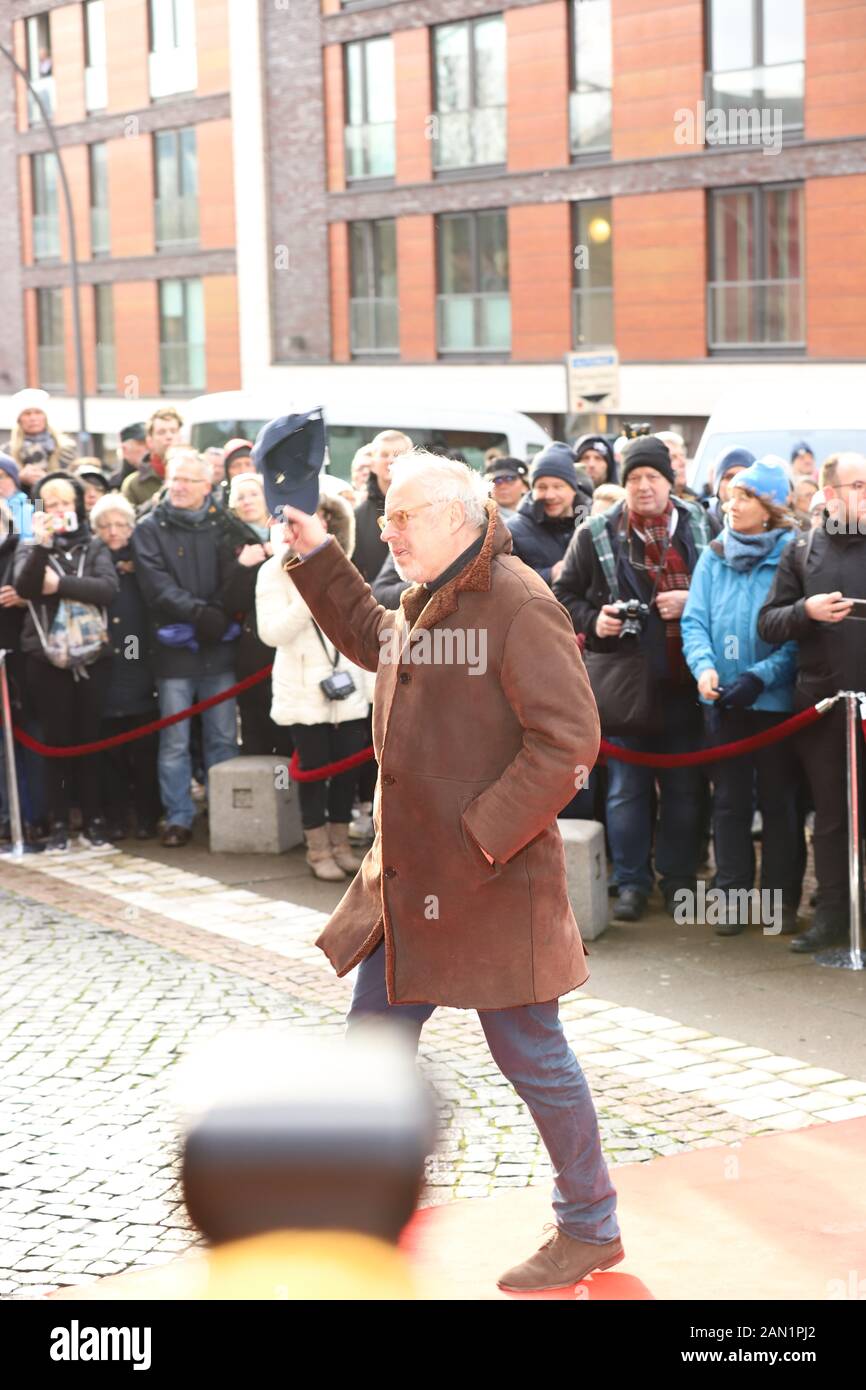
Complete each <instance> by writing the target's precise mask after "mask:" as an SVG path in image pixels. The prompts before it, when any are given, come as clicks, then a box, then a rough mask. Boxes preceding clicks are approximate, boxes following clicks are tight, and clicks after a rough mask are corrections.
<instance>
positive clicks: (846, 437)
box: [689, 429, 866, 490]
mask: <svg viewBox="0 0 866 1390" xmlns="http://www.w3.org/2000/svg"><path fill="white" fill-rule="evenodd" d="M801 442H805V443H807V444H809V445H810V446H811V449H812V452H813V453H814V455H815V462H816V463H817V465H818V467H819V468H820V467H821V464H822V463H823V462H824V460H825V458H827V456H828V454H838V453H843V452H846V451H848V450H852V449H853V450H855V451H856V452H857V453H860V454H863V453H866V429H851V430H845V429H841V430H839V429H837V430H809V429H802V430H797V429H793V430H788V429H778V430H750V429H743V430H732V431H730V432H729V433H726V434H713V435H710V437H709V438H708V439H707V440H706V441H705V442H704V443H703V446H702V448H701V457H700V461H699V463H698V465H697V468H696V471H695V475H694V476H693V477H692V479H691V481H690V484H689V485H690V486H691V487H693V488H694V487H696V488H698V489H699V490H700V489H702V488H703V487H704V486H705V485H706V484H707V483H708V482H709V481H710V480H711V477H712V470H713V467H714V466H715V462H716V459H717V458H718V457H719V454H721V453H722V452H723V451H724V450H725V449H733V448H743V449H750V450H751V452H752V453H753V454H754V455H755V458H762V457H763V456H764V454H778V455H779V456H780V457H781V458H783V459H784V460H785V463H788V461H789V460H790V457H791V453H792V451H793V449H794V448H795V446H796V445H797V444H800V443H801Z"/></svg>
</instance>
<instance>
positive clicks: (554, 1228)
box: [540, 1221, 559, 1250]
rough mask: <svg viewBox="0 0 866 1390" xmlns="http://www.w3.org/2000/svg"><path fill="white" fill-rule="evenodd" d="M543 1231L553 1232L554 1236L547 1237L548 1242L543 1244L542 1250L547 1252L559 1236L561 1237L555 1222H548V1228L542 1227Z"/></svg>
mask: <svg viewBox="0 0 866 1390" xmlns="http://www.w3.org/2000/svg"><path fill="white" fill-rule="evenodd" d="M541 1229H542V1231H552V1232H553V1234H552V1235H549V1236H548V1237H547V1240H545V1241H544V1242H543V1243H542V1245H541V1247H540V1248H541V1249H542V1250H546V1249H547V1248H548V1246H550V1245H552V1244H553V1242H554V1241H555V1240H556V1238H557V1236H558V1235H559V1227H558V1226H557V1225H556V1223H555V1222H553V1221H548V1223H547V1225H546V1226H542V1228H541Z"/></svg>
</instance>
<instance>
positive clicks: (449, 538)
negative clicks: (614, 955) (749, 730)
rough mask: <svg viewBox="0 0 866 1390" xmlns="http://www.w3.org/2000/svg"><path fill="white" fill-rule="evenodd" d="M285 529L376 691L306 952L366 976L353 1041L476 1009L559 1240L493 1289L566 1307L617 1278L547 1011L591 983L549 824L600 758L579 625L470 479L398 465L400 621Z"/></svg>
mask: <svg viewBox="0 0 866 1390" xmlns="http://www.w3.org/2000/svg"><path fill="white" fill-rule="evenodd" d="M286 517H287V523H286V540H287V542H288V543H289V546H290V547H291V549H290V552H289V554H288V556H287V558H286V560H285V561H284V564H285V566H286V569H287V571H288V573H290V574H291V577H292V579H293V580H294V583H295V584H296V586H297V587H298V589H299V590H300V592H301V594H302V595H303V597H304V599H305V601H306V603H307V605H308V606H309V608H310V609H311V611H312V613H313V615H314V616H315V619H316V621H317V622H318V623H319V625H320V627H322V628H323V629H324V631H325V632H326V633H327V635H328V637H329V638H330V639H331V640H332V641H333V642H334V644H335V645H336V646H337V647H338V648H339V650H340V651H342V652H343V653H344V654H345V655H346V656H347V657H348V658H349V659H350V660H351V661H353V662H355V663H356V664H357V665H358V666H361V667H363V668H365V669H367V670H369V671H375V672H376V687H375V698H374V705H373V742H374V746H375V751H376V757H377V759H378V762H379V771H380V776H379V784H378V788H377V794H376V802H375V806H374V824H375V831H376V838H375V840H374V843H373V846H372V848H371V850H370V851H369V853H368V854H367V856H366V858H365V860H364V862H363V865H362V867H361V869H360V870H359V872H358V874H357V876H356V877H355V879H354V881H353V882H352V884H351V886H350V888H349V889H348V890H347V892H346V893H345V894H344V896H343V898H342V900H341V902H340V903H339V905H338V907H337V909H336V911H335V912H334V914H333V915H332V917H331V919H330V921H329V922H328V925H327V926H326V928H325V930H324V932H323V933H322V935H321V936H320V938H319V940H318V943H317V944H318V945H319V946H320V948H321V949H322V950H323V951H324V952H325V954H326V955H327V956H328V959H329V960H330V961H331V964H332V965H333V966H334V968H335V970H336V972H337V974H338V975H345V974H347V973H348V972H349V971H350V970H352V969H353V968H354V967H355V966H358V965H360V969H359V971H358V976H357V980H356V983H355V988H354V993H353V997H352V1006H351V1010H350V1013H349V1027H350V1030H351V1029H353V1028H354V1027H355V1026H356V1025H357V1024H358V1023H359V1021H361V1020H363V1019H365V1018H367V1017H369V1016H370V1015H378V1014H383V1013H387V1014H388V1015H389V1016H392V1017H393V1018H395V1019H398V1020H400V1021H401V1022H402V1024H403V1026H404V1027H405V1028H406V1029H407V1030H409V1031H410V1033H411V1035H412V1036H413V1038H414V1041H415V1042H416V1044H417V1040H418V1036H419V1034H420V1031H421V1027H422V1025H423V1023H424V1022H425V1020H426V1019H428V1018H429V1017H430V1015H431V1014H432V1013H433V1011H434V1009H435V1008H436V1006H437V1005H440V1004H441V1005H450V1006H452V1007H455V1008H462V1009H477V1010H478V1016H479V1019H480V1021H481V1026H482V1028H483V1029H484V1033H485V1036H486V1038H487V1042H488V1045H489V1047H490V1050H491V1053H492V1055H493V1057H494V1060H495V1061H496V1063H497V1066H499V1068H500V1070H501V1071H502V1072H503V1073H504V1075H505V1076H507V1077H508V1079H509V1080H510V1081H511V1083H512V1084H513V1086H514V1088H515V1090H516V1091H517V1093H518V1095H520V1096H521V1097H522V1098H523V1100H524V1101H525V1102H526V1104H527V1106H528V1107H529V1109H530V1112H531V1113H532V1116H533V1119H534V1120H535V1123H536V1125H537V1126H538V1129H539V1132H540V1134H541V1136H542V1139H543V1140H544V1143H545V1145H546V1147H547V1150H548V1153H549V1154H550V1157H551V1161H552V1164H553V1170H554V1176H555V1184H554V1190H553V1209H554V1215H555V1218H556V1221H555V1225H554V1228H553V1233H552V1235H551V1236H550V1237H549V1238H548V1239H547V1240H546V1241H545V1242H544V1244H543V1245H542V1246H541V1248H540V1249H539V1250H538V1251H537V1253H536V1254H535V1255H533V1256H532V1257H530V1258H529V1259H528V1260H526V1261H524V1262H523V1263H522V1264H519V1265H516V1266H515V1267H514V1268H513V1269H510V1270H508V1271H507V1272H506V1273H505V1274H503V1275H502V1276H501V1279H500V1280H499V1283H500V1287H501V1288H504V1289H509V1290H515V1291H524V1290H540V1289H554V1288H568V1287H571V1286H572V1285H574V1284H576V1283H578V1282H579V1281H580V1280H581V1279H583V1278H584V1276H585V1275H587V1274H589V1273H590V1272H592V1271H593V1270H599V1269H607V1268H608V1267H610V1266H611V1265H613V1264H616V1263H617V1262H618V1261H619V1260H621V1259H622V1258H623V1249H622V1244H621V1241H620V1234H619V1229H618V1226H617V1221H616V1213H615V1208H616V1193H615V1191H614V1188H613V1186H612V1184H611V1181H610V1177H609V1175H608V1172H607V1167H606V1165H605V1162H604V1158H603V1156H602V1152H601V1144H600V1140H599V1133H598V1123H597V1119H596V1114H595V1109H594V1106H593V1102H592V1097H591V1095H590V1092H589V1088H588V1086H587V1083H586V1080H585V1078H584V1076H583V1073H582V1071H581V1068H580V1066H579V1064H578V1062H577V1060H576V1058H575V1056H574V1054H573V1052H572V1051H571V1048H570V1047H569V1046H568V1043H567V1041H566V1039H565V1036H564V1033H563V1031H562V1026H561V1024H560V1021H559V1012H558V1000H559V998H560V996H561V995H563V994H566V993H568V992H569V991H571V990H573V989H576V988H577V987H578V986H580V985H582V984H584V983H585V981H586V979H587V976H588V972H587V968H586V962H585V959H584V952H583V948H582V944H581V939H580V932H579V930H578V927H577V924H576V922H575V920H574V915H573V913H572V910H571V906H570V903H569V899H568V893H567V889H566V880H565V861H564V854H563V847H562V839H561V837H560V834H559V830H558V829H557V825H556V817H557V814H558V812H559V811H560V810H562V808H563V807H564V806H565V805H566V804H567V802H568V801H569V800H570V799H571V798H572V796H573V795H574V791H575V787H576V786H581V785H583V784H584V781H585V779H586V777H587V776H588V774H589V770H590V769H591V767H592V765H593V763H594V762H595V758H596V755H597V752H598V746H599V725H598V715H597V712H596V708H595V701H594V699H593V696H592V691H591V689H590V686H589V681H588V679H587V676H586V672H585V670H584V666H583V661H582V659H581V656H580V653H579V651H578V647H577V644H576V642H575V639H574V633H573V631H572V627H571V623H570V622H569V619H568V616H567V614H566V612H565V610H564V609H563V608H562V606H561V605H560V604H559V603H558V602H557V600H556V599H555V598H554V597H553V595H552V593H551V591H550V589H549V588H548V586H547V584H545V582H544V581H543V580H542V579H540V578H539V576H538V575H537V574H535V572H534V571H533V570H532V569H530V568H529V567H528V566H527V565H525V564H523V562H522V561H520V560H518V559H517V558H516V557H515V556H514V555H512V553H511V535H510V532H509V530H508V528H507V527H506V526H505V524H504V523H503V521H502V519H501V517H500V516H499V515H498V511H497V508H496V503H495V502H493V501H492V500H490V499H488V498H487V497H486V496H485V491H484V484H483V482H482V480H481V478H480V477H479V476H478V475H477V474H474V473H473V472H472V471H471V470H470V469H468V468H467V467H466V466H465V465H463V464H461V463H457V462H453V461H450V460H445V459H441V458H436V457H434V456H433V455H430V454H427V453H424V452H418V453H415V454H413V455H408V456H404V457H402V458H400V459H396V460H394V462H393V463H392V464H391V479H390V486H389V488H388V493H387V497H386V504H385V511H384V514H383V516H382V518H381V531H382V540H383V541H385V542H386V543H387V544H388V546H389V549H390V551H391V554H392V555H393V557H394V561H395V564H396V566H397V569H398V572H399V573H400V575H401V576H402V577H403V578H404V579H407V580H410V581H411V584H410V587H409V588H408V589H407V590H406V591H405V593H404V594H403V595H402V596H401V601H400V606H399V608H398V609H397V610H396V611H392V610H388V609H385V608H382V607H381V606H380V605H379V604H378V603H377V602H376V600H375V599H374V597H373V595H372V593H371V591H370V588H369V586H368V585H367V584H366V583H365V582H364V580H363V579H362V578H361V576H360V575H359V574H358V572H357V571H356V569H355V568H354V566H353V565H352V564H351V563H350V562H349V561H348V560H347V559H346V557H345V556H344V555H343V553H342V551H341V550H340V548H339V546H338V545H336V544H335V543H334V541H333V540H332V539H331V538H329V537H327V536H326V534H325V529H324V526H323V524H322V522H321V520H320V519H319V518H318V517H312V516H307V515H306V514H305V513H304V512H300V511H298V510H296V509H294V508H287V509H286Z"/></svg>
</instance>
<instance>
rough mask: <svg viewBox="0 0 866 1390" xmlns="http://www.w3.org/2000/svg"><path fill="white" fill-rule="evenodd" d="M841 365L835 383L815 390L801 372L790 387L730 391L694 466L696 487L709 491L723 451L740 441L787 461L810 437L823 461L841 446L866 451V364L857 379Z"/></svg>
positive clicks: (758, 454)
mask: <svg viewBox="0 0 866 1390" xmlns="http://www.w3.org/2000/svg"><path fill="white" fill-rule="evenodd" d="M841 371H842V369H840V379H839V380H838V382H837V384H836V387H835V388H834V387H833V386H832V385H830V384H829V383H828V382H827V379H826V377H824V378H822V380H821V385H820V387H818V388H817V389H813V390H812V391H810V389H809V383H808V382H807V381H806V380H805V379H804V377H801V376H800V375H799V374H797V375H792V385H791V386H790V387H789V388H787V389H785V388H779V387H777V386H776V385H775V384H774V385H772V386H766V387H761V388H758V387H756V388H754V389H753V390H748V389H746V390H736V391H731V392H728V393H726V394H725V395H724V396H723V397H722V398H721V399H720V400H719V402H718V403H717V405H716V407H715V409H714V410H713V413H712V415H711V416H710V418H709V420H708V421H707V425H706V429H705V430H704V432H703V435H702V436H701V442H700V444H699V445H698V447H697V450H696V452H695V456H694V458H693V460H692V462H691V465H690V467H689V471H688V482H689V487H690V488H691V489H692V491H693V492H696V493H697V494H698V496H700V495H701V494H702V493H703V490H704V488H705V486H706V484H707V483H711V482H712V476H713V466H714V464H715V461H716V459H717V458H718V457H719V454H721V453H722V452H723V450H725V449H731V448H733V447H734V446H735V445H740V446H742V447H743V448H746V449H750V450H751V452H752V453H753V454H754V455H755V457H756V458H761V456H762V455H763V454H779V455H780V456H781V457H782V458H783V459H784V460H785V462H786V463H787V462H788V460H789V459H790V457H791V454H792V452H793V450H794V447H795V445H797V444H800V443H801V442H802V441H804V440H805V442H806V443H807V444H808V445H809V447H810V448H811V450H812V452H813V454H814V455H815V459H816V462H817V463H818V465H819V467H820V465H821V464H822V463H823V461H824V459H825V458H826V457H827V455H828V454H835V453H839V452H840V451H841V450H847V449H855V450H857V451H858V452H859V453H866V404H864V401H866V369H864V370H863V371H862V373H860V380H859V383H856V384H855V383H853V382H852V381H850V380H849V379H847V378H842V377H841ZM794 383H796V384H794ZM813 387H814V383H813ZM849 388H850V389H849Z"/></svg>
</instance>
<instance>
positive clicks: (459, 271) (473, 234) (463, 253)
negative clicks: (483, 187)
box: [436, 211, 511, 353]
mask: <svg viewBox="0 0 866 1390" xmlns="http://www.w3.org/2000/svg"><path fill="white" fill-rule="evenodd" d="M436 230H437V241H438V246H439V294H438V295H437V298H436V338H437V345H438V349H439V351H440V352H442V353H449V352H472V353H475V352H508V351H509V349H510V347H511V300H510V298H509V294H508V222H507V215H506V213H505V212H503V211H500V212H476V213H463V212H459V213H446V214H444V215H443V216H441V217H439V218H437V222H436Z"/></svg>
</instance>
